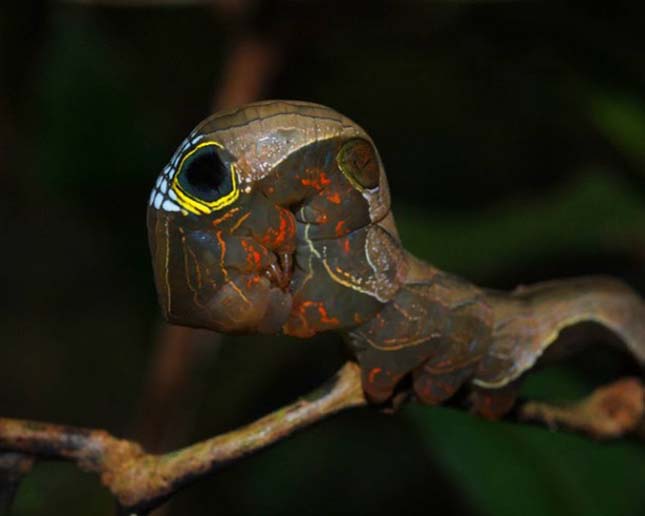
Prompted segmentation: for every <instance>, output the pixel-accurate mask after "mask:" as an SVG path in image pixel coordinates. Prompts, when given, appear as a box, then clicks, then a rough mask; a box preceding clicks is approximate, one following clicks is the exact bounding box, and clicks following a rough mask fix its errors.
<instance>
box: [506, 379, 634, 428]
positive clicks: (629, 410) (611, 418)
mask: <svg viewBox="0 0 645 516" xmlns="http://www.w3.org/2000/svg"><path fill="white" fill-rule="evenodd" d="M644 416H645V389H644V387H643V384H642V383H641V381H640V380H638V379H637V378H624V379H621V380H619V381H617V382H614V383H612V384H609V385H605V386H603V387H599V388H598V389H596V390H595V391H594V392H593V393H592V394H591V395H590V396H589V397H587V398H585V399H584V400H582V401H579V402H577V403H575V404H571V405H565V406H554V405H549V404H546V403H537V402H529V403H526V404H525V405H523V406H522V407H520V409H519V417H520V419H521V420H524V421H537V422H540V423H544V424H546V425H547V426H549V427H550V428H557V427H558V426H560V425H561V426H564V427H566V428H568V429H570V430H576V431H579V432H584V433H586V434H589V435H590V436H592V437H595V438H596V439H614V438H616V437H621V436H623V435H625V434H628V433H630V432H634V431H636V430H638V427H639V425H641V424H642V423H643V419H644Z"/></svg>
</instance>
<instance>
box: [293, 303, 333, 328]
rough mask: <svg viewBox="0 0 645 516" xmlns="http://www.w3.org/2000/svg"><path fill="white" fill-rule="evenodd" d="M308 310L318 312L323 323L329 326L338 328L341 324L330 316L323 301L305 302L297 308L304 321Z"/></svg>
mask: <svg viewBox="0 0 645 516" xmlns="http://www.w3.org/2000/svg"><path fill="white" fill-rule="evenodd" d="M308 308H313V309H315V310H317V311H318V315H319V316H320V322H321V323H323V324H329V325H332V326H337V325H338V324H339V321H338V319H337V318H336V317H330V316H329V314H328V313H327V308H325V304H324V303H323V302H322V301H303V302H302V303H300V304H299V305H298V306H297V310H298V312H299V313H300V317H301V318H302V319H303V320H306V317H307V316H306V312H307V309H308Z"/></svg>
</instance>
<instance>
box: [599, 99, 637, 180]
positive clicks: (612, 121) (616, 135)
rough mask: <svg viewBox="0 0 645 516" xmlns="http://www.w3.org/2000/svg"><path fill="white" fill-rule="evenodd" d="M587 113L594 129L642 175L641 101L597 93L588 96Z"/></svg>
mask: <svg viewBox="0 0 645 516" xmlns="http://www.w3.org/2000/svg"><path fill="white" fill-rule="evenodd" d="M590 112H591V117H592V120H593V122H594V124H595V126H596V128H597V129H598V131H600V132H601V133H602V134H603V135H604V136H605V137H606V138H607V139H608V140H609V141H610V142H611V143H612V144H613V145H614V146H615V147H616V148H617V149H618V150H619V151H620V152H621V153H622V154H624V155H625V156H626V157H627V158H629V159H630V160H632V161H634V162H635V163H636V164H638V165H640V166H642V167H643V168H642V169H641V172H642V173H644V174H645V103H644V102H643V99H642V98H639V97H635V96H632V95H626V94H619V93H604V92H599V93H596V94H594V95H592V96H591V106H590Z"/></svg>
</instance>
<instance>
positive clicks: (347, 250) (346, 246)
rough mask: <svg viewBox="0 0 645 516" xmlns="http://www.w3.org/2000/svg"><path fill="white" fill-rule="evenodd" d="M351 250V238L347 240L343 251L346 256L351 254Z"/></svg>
mask: <svg viewBox="0 0 645 516" xmlns="http://www.w3.org/2000/svg"><path fill="white" fill-rule="evenodd" d="M350 250H351V248H350V246H349V238H346V239H345V241H344V242H343V251H344V252H345V254H349V251H350Z"/></svg>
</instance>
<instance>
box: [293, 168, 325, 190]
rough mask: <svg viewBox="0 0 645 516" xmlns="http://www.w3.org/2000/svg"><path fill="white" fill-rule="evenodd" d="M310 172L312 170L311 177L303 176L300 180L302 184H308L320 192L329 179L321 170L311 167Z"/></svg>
mask: <svg viewBox="0 0 645 516" xmlns="http://www.w3.org/2000/svg"><path fill="white" fill-rule="evenodd" d="M308 172H309V171H308ZM311 172H313V173H312V174H311V176H312V177H310V178H309V177H303V178H302V179H301V180H300V183H302V185H303V186H310V187H312V188H313V189H314V190H316V191H318V192H320V191H321V190H322V189H323V188H325V187H326V186H328V185H330V184H331V179H329V178H328V177H327V174H325V172H324V171H323V170H318V169H313V170H312V171H311Z"/></svg>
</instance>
